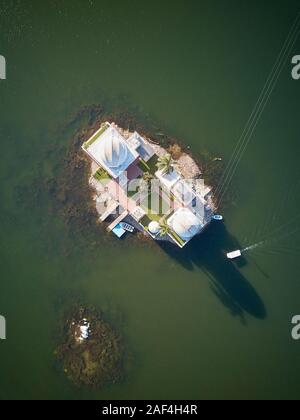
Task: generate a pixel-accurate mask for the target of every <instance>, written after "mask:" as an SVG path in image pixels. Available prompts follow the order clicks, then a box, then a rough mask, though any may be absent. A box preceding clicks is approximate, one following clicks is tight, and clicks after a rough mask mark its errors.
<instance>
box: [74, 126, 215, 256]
mask: <svg viewBox="0 0 300 420" xmlns="http://www.w3.org/2000/svg"><path fill="white" fill-rule="evenodd" d="M82 149H83V150H84V152H85V153H86V154H87V155H88V157H89V158H90V162H91V176H90V178H89V184H90V186H91V187H92V188H93V191H94V192H95V193H94V201H95V206H96V209H97V214H98V217H99V218H98V220H99V222H100V223H103V222H105V223H107V230H108V231H110V232H113V233H114V234H115V235H116V236H117V237H119V238H122V237H123V236H124V235H125V234H126V232H133V231H138V232H141V233H143V234H144V235H146V236H148V237H149V238H152V239H154V240H157V241H169V242H171V243H173V244H175V245H177V246H178V247H180V248H183V247H184V246H185V245H186V244H187V243H188V242H189V241H191V239H192V238H193V237H195V236H196V235H198V234H200V233H201V232H202V231H203V230H204V229H205V228H206V227H207V226H208V225H209V223H210V222H211V220H212V219H213V218H214V217H215V216H214V210H215V206H214V202H213V195H212V188H211V187H210V186H208V185H205V183H204V179H203V177H201V171H200V169H199V168H198V166H197V165H196V164H195V161H194V160H193V159H192V158H191V156H189V155H188V154H186V153H180V154H178V157H177V159H176V158H174V153H173V154H172V152H170V151H168V150H167V149H165V148H163V147H162V146H161V145H159V144H157V143H155V142H154V141H152V140H151V139H149V138H147V137H146V136H143V135H141V134H139V133H138V132H136V131H135V132H130V131H129V130H126V129H123V128H121V127H119V126H118V125H117V124H115V123H114V122H111V123H110V122H104V123H102V124H101V127H100V128H99V129H98V130H97V131H96V132H95V133H94V134H93V135H92V136H91V137H90V138H89V139H88V140H87V141H85V142H84V143H83V145H82ZM175 155H176V154H175Z"/></svg>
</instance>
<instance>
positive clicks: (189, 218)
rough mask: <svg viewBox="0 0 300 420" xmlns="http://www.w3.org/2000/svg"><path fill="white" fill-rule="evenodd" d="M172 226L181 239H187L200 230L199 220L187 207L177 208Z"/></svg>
mask: <svg viewBox="0 0 300 420" xmlns="http://www.w3.org/2000/svg"><path fill="white" fill-rule="evenodd" d="M172 227H173V229H174V230H175V232H176V233H177V235H179V236H180V237H181V238H182V239H184V240H189V239H191V238H192V237H193V236H195V235H196V234H197V233H198V232H199V231H200V230H201V227H202V226H201V223H200V220H199V219H198V218H197V217H196V216H195V215H194V213H192V212H191V211H190V210H189V209H182V210H178V211H177V213H176V214H175V215H174V219H173V221H172Z"/></svg>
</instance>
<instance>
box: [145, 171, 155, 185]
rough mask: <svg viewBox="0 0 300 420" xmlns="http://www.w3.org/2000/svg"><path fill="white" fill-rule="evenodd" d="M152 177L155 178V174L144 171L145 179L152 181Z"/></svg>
mask: <svg viewBox="0 0 300 420" xmlns="http://www.w3.org/2000/svg"><path fill="white" fill-rule="evenodd" d="M152 179H154V175H152V174H151V173H150V172H144V173H143V180H144V181H146V182H149V183H150V182H151V181H152Z"/></svg>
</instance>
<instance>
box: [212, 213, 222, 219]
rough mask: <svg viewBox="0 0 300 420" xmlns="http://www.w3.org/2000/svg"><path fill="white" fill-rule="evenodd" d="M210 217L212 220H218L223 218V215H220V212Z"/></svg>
mask: <svg viewBox="0 0 300 420" xmlns="http://www.w3.org/2000/svg"><path fill="white" fill-rule="evenodd" d="M212 218H213V219H214V220H219V221H221V220H223V216H221V215H220V214H214V215H213V217H212Z"/></svg>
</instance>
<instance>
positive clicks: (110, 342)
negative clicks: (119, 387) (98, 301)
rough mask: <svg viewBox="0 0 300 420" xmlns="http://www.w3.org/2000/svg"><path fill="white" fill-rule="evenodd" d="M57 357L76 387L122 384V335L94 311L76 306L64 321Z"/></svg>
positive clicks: (71, 308)
mask: <svg viewBox="0 0 300 420" xmlns="http://www.w3.org/2000/svg"><path fill="white" fill-rule="evenodd" d="M60 337H61V339H60V343H59V345H58V346H57V348H56V350H55V356H56V358H57V360H58V362H59V364H60V366H61V367H62V369H63V372H64V373H65V375H66V376H67V377H68V378H69V379H70V381H71V382H73V384H75V385H77V386H86V387H90V388H97V389H98V388H101V387H103V386H104V385H109V384H114V383H116V382H119V381H120V380H121V378H122V377H123V374H124V346H123V344H122V339H121V335H120V334H119V333H118V332H117V331H116V330H115V329H114V328H113V327H112V326H111V325H110V324H109V323H108V322H107V321H105V320H104V319H103V315H102V314H101V313H100V312H98V311H97V310H96V309H95V308H92V307H85V306H83V305H81V304H73V305H72V306H71V307H70V308H68V310H67V311H65V312H64V314H63V316H62V320H61V333H60Z"/></svg>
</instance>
